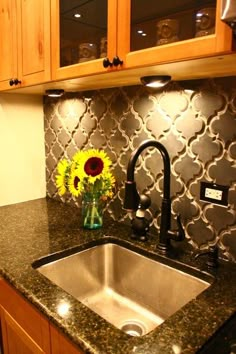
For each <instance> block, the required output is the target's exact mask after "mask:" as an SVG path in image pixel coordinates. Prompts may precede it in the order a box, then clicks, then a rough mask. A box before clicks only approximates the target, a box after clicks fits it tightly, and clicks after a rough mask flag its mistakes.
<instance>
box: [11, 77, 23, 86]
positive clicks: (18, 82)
mask: <svg viewBox="0 0 236 354" xmlns="http://www.w3.org/2000/svg"><path fill="white" fill-rule="evenodd" d="M18 84H21V81H20V80H18V79H11V80H10V81H9V85H10V86H13V85H18Z"/></svg>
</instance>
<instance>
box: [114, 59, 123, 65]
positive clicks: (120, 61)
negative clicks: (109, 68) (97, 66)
mask: <svg viewBox="0 0 236 354" xmlns="http://www.w3.org/2000/svg"><path fill="white" fill-rule="evenodd" d="M122 64H123V60H120V58H119V57H114V58H113V65H114V66H118V65H122Z"/></svg>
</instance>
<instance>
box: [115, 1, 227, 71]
mask: <svg viewBox="0 0 236 354" xmlns="http://www.w3.org/2000/svg"><path fill="white" fill-rule="evenodd" d="M221 2H222V1H221V0H175V1H173V0H165V1H161V2H160V1H156V0H147V1H145V6H143V4H144V2H143V1H142V0H130V1H127V0H120V1H119V8H118V28H119V31H118V39H117V43H118V47H117V52H118V53H119V56H120V57H121V58H122V59H123V60H124V66H125V67H126V68H136V67H142V66H150V65H156V64H162V63H168V62H175V61H181V60H189V59H195V58H201V57H207V56H213V55H217V54H227V53H230V52H231V50H232V31H231V29H230V28H229V27H228V26H227V25H226V24H224V23H223V22H222V21H221V20H220V15H221V6H222V3H221Z"/></svg>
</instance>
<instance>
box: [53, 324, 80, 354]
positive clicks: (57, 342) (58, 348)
mask: <svg viewBox="0 0 236 354" xmlns="http://www.w3.org/2000/svg"><path fill="white" fill-rule="evenodd" d="M50 331H51V345H52V354H83V352H82V351H80V350H79V349H77V348H76V347H75V346H74V345H73V344H72V343H70V342H69V341H68V340H67V339H66V337H64V336H63V335H62V334H61V333H60V332H59V331H58V330H57V329H56V328H55V327H54V326H53V325H50Z"/></svg>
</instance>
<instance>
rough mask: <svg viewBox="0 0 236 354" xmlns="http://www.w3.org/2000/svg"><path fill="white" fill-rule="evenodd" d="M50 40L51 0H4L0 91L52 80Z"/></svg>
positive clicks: (1, 4) (0, 9)
mask: <svg viewBox="0 0 236 354" xmlns="http://www.w3.org/2000/svg"><path fill="white" fill-rule="evenodd" d="M50 42H51V38H50V1H48V0H38V1H35V0H1V2H0V90H8V89H11V88H12V89H15V88H17V87H24V86H29V85H34V84H38V83H43V82H46V81H49V80H50V78H51V53H50V49H51V48H50ZM11 79H13V80H15V79H17V80H18V81H19V83H16V84H15V83H13V85H12V86H11V85H10V80H11Z"/></svg>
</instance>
